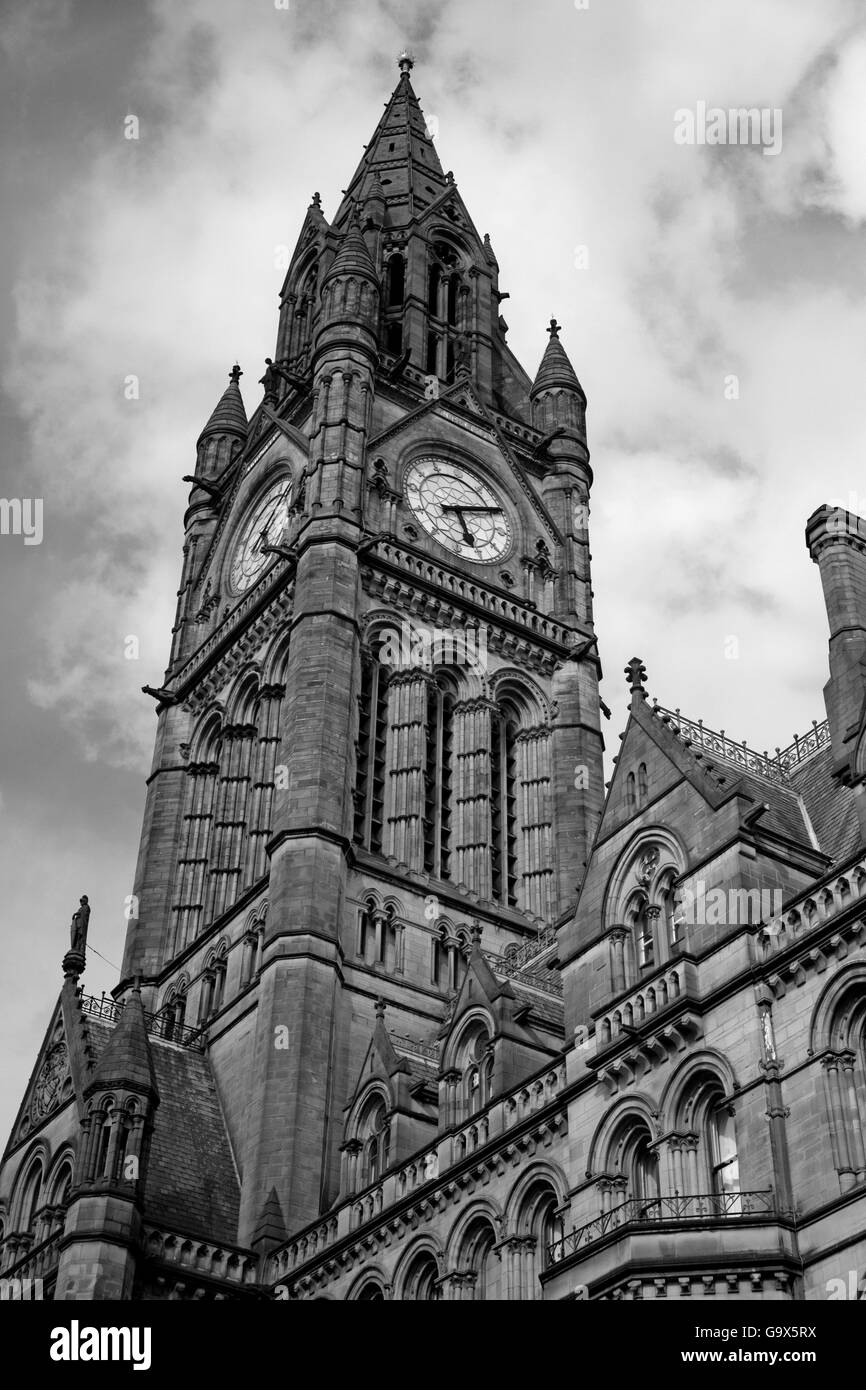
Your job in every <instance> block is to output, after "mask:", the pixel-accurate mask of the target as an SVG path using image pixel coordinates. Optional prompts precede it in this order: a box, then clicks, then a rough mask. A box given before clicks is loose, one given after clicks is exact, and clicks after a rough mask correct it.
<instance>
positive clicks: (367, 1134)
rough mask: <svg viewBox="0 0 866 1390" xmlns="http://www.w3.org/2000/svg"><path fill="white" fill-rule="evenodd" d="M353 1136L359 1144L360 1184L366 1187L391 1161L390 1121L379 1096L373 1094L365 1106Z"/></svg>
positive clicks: (378, 1177)
mask: <svg viewBox="0 0 866 1390" xmlns="http://www.w3.org/2000/svg"><path fill="white" fill-rule="evenodd" d="M355 1137H356V1139H357V1140H358V1142H359V1143H360V1145H361V1172H360V1186H361V1187H368V1186H369V1185H370V1184H371V1183H374V1182H378V1181H379V1179H380V1178H381V1177H382V1176H383V1174H384V1173H385V1172H387V1170H388V1167H389V1165H390V1162H391V1122H390V1119H389V1116H388V1111H387V1108H386V1106H385V1102H384V1100H383V1099H382V1098H381V1096H373V1097H372V1099H371V1100H370V1101H369V1103H368V1104H367V1105H366V1106H365V1108H364V1111H363V1112H362V1115H361V1119H360V1120H359V1122H358V1128H357V1132H356V1136H355Z"/></svg>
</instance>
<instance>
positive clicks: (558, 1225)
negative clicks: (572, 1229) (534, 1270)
mask: <svg viewBox="0 0 866 1390" xmlns="http://www.w3.org/2000/svg"><path fill="white" fill-rule="evenodd" d="M558 1206H559V1203H558V1200H557V1197H556V1193H555V1192H554V1193H551V1195H550V1197H548V1198H547V1201H546V1202H545V1205H544V1207H543V1208H542V1210H541V1214H540V1221H539V1225H540V1229H539V1245H540V1255H541V1267H542V1269H546V1268H547V1266H548V1264H549V1263H550V1251H551V1247H553V1248H554V1250H555V1247H556V1246H557V1244H558V1243H559V1241H561V1240H562V1239H563V1238H564V1237H565V1222H564V1221H563V1219H562V1213H561V1212H560V1211H559V1210H558Z"/></svg>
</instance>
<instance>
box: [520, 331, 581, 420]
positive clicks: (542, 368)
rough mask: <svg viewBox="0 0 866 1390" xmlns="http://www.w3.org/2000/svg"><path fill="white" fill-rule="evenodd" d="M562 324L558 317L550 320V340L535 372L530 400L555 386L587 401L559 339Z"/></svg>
mask: <svg viewBox="0 0 866 1390" xmlns="http://www.w3.org/2000/svg"><path fill="white" fill-rule="evenodd" d="M561 326H562V325H561V324H558V323H557V322H556V319H551V320H550V326H549V328H548V330H547V331H548V333H549V334H550V341H549V342H548V344H547V347H546V348H545V349H544V356H543V357H542V359H541V363H540V365H539V368H538V371H537V372H536V374H535V380H534V382H533V383H532V388H531V390H530V392H529V398H530V400H532V399H533V398H534V397H535V396H537V395H539V394H540V393H541V392H542V391H548V390H550V389H551V388H554V389H559V390H566V391H569V390H570V391H574V392H576V393H577V394H578V395H580V396H581V397H582V398H583V400H584V402H585V401H586V394H585V392H584V389H583V387H582V386H581V384H580V382H579V381H578V379H577V373H576V372H575V370H574V368H573V367H572V365H571V363H570V361H569V360H568V354H567V352H566V351H565V348H564V347H563V346H562V343H561V342H560V341H559V330H560V328H561Z"/></svg>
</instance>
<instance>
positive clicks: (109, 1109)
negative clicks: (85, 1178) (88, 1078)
mask: <svg viewBox="0 0 866 1390" xmlns="http://www.w3.org/2000/svg"><path fill="white" fill-rule="evenodd" d="M96 1126H97V1138H96V1162H95V1164H94V1168H93V1176H94V1179H95V1180H96V1182H101V1181H103V1180H104V1179H106V1178H109V1177H110V1176H111V1174H110V1172H109V1168H108V1162H109V1159H108V1156H109V1153H110V1151H111V1132H112V1129H113V1127H114V1105H113V1103H112V1102H111V1101H107V1102H106V1103H105V1105H104V1106H103V1107H102V1108H101V1109H100V1110H99V1111H98V1112H97V1118H96Z"/></svg>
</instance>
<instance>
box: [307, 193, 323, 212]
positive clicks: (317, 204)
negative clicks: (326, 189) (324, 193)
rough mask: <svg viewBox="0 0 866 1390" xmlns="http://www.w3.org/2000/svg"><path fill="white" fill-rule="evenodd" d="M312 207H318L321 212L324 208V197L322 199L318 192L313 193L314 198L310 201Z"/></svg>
mask: <svg viewBox="0 0 866 1390" xmlns="http://www.w3.org/2000/svg"><path fill="white" fill-rule="evenodd" d="M310 207H311V208H318V209H319V212H321V210H322V199H321V196H320V195H319V194H318V193H314V194H313V197H312V200H311V202H310Z"/></svg>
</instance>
